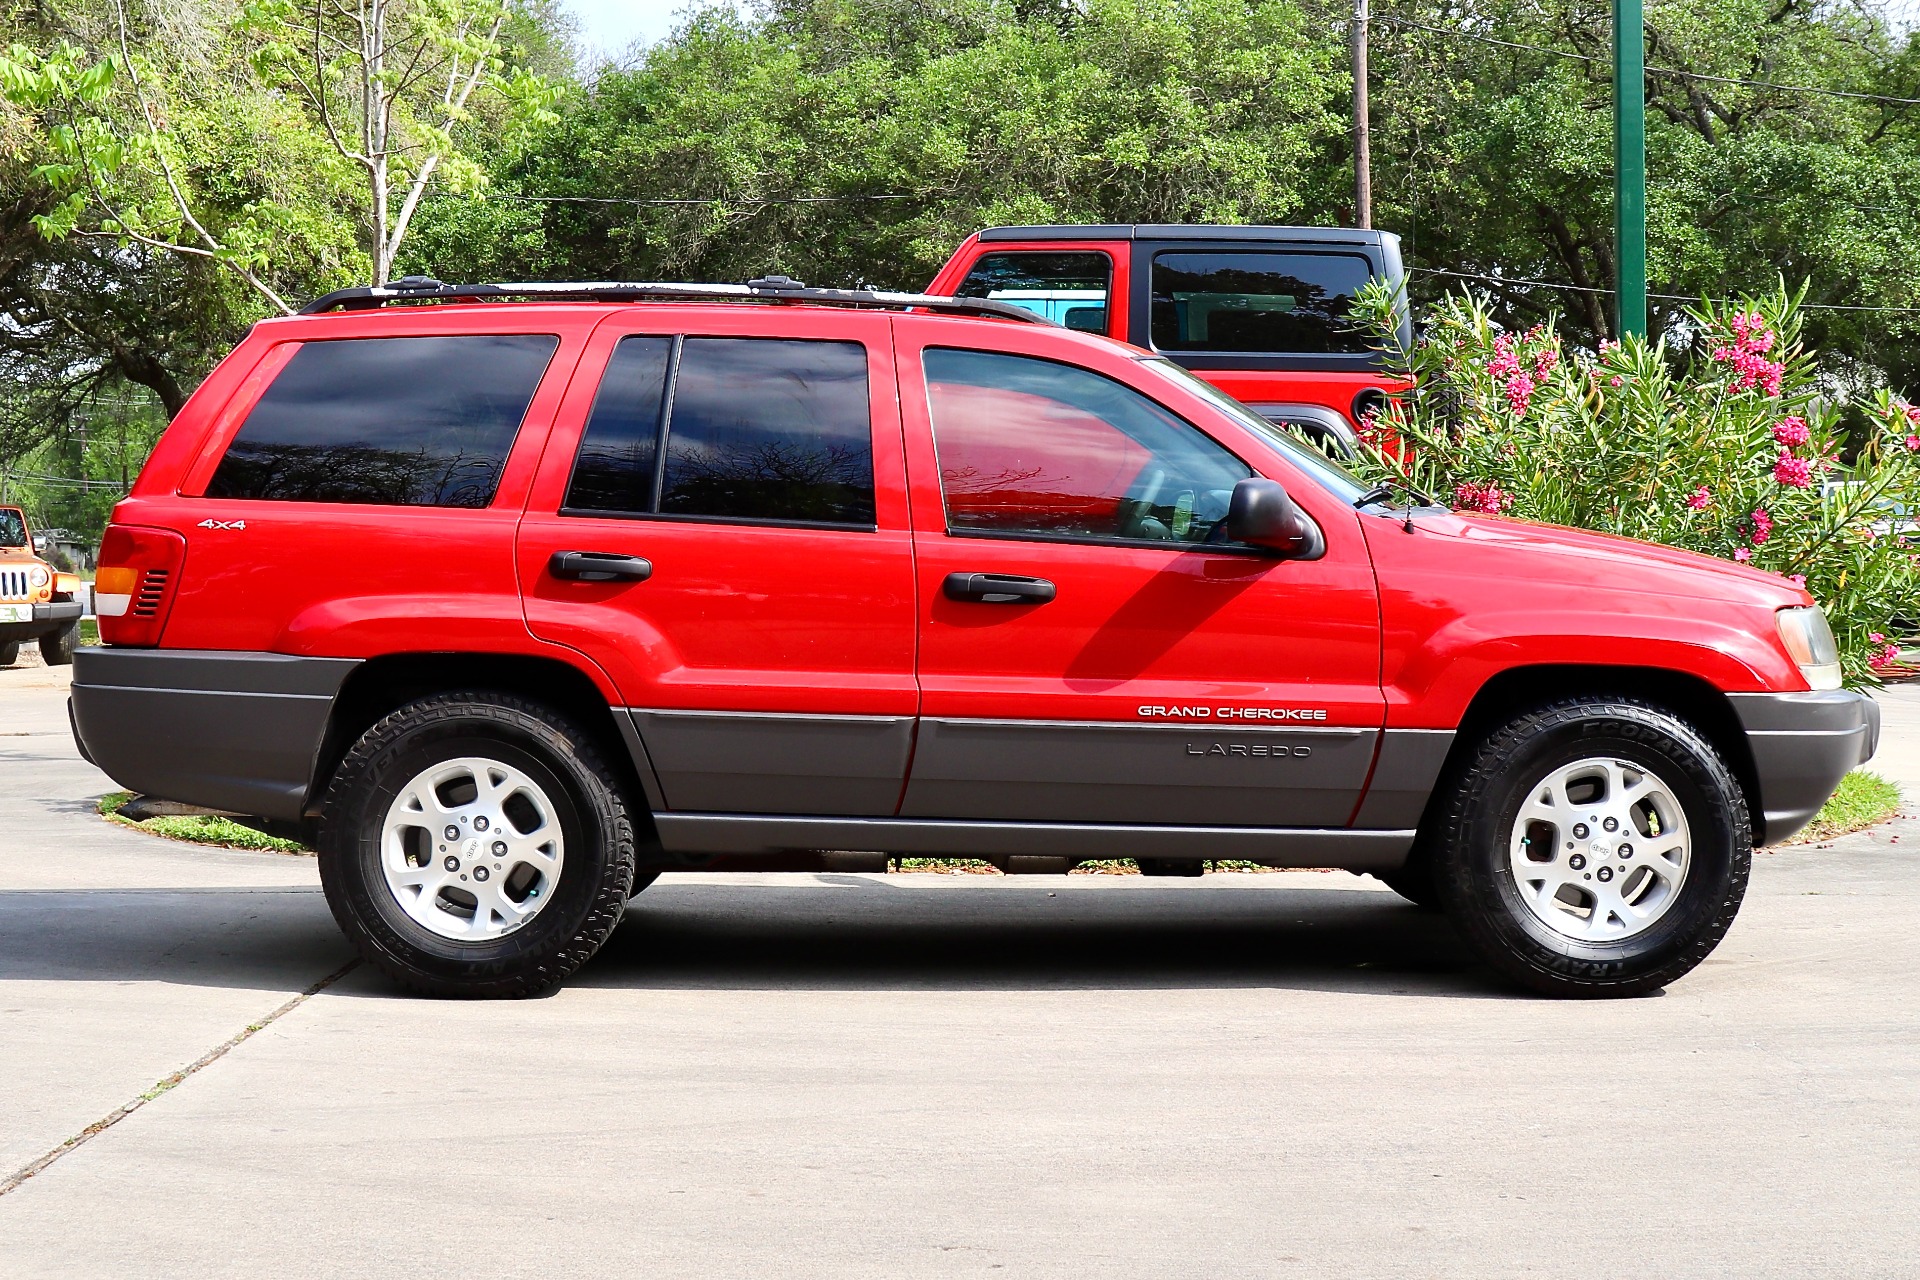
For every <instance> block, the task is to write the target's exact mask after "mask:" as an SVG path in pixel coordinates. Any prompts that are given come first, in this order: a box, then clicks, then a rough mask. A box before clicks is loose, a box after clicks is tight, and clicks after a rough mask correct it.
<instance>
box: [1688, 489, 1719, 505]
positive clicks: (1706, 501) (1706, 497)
mask: <svg viewBox="0 0 1920 1280" xmlns="http://www.w3.org/2000/svg"><path fill="white" fill-rule="evenodd" d="M1712 502H1713V492H1712V490H1710V489H1708V488H1707V486H1705V485H1701V486H1700V487H1699V488H1698V489H1695V490H1694V491H1693V492H1692V493H1690V494H1688V495H1687V507H1688V509H1689V510H1692V511H1704V510H1706V509H1707V507H1708V506H1709V505H1710V504H1711V503H1712Z"/></svg>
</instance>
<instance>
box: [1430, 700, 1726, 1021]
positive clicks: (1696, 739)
mask: <svg viewBox="0 0 1920 1280" xmlns="http://www.w3.org/2000/svg"><path fill="white" fill-rule="evenodd" d="M1442 837H1443V838H1442V840H1441V842H1440V845H1439V847H1437V848H1436V850H1435V853H1436V858H1435V868H1434V870H1435V874H1434V884H1435V887H1436V888H1437V890H1438V892H1439V896H1440V900H1441V903H1442V905H1443V906H1444V907H1445V909H1446V911H1447V913H1448V914H1449V915H1450V916H1451V917H1452V918H1453V920H1454V922H1455V924H1456V925H1457V926H1458V927H1459V929H1460V931H1461V933H1462V935H1463V936H1464V937H1465V938H1466V940H1467V942H1468V944H1469V945H1470V946H1471V947H1472V948H1473V950H1474V951H1475V952H1476V953H1478V954H1479V956H1480V957H1481V958H1482V959H1483V960H1485V961H1486V962H1487V963H1488V964H1489V965H1491V966H1492V967H1493V968H1495V969H1497V970H1499V971H1500V972H1501V973H1502V974H1504V975H1506V976H1507V977H1509V978H1511V979H1513V980H1514V981H1516V982H1519V983H1520V984H1521V985H1523V986H1526V987H1530V988H1532V989H1533V990H1535V991H1541V992H1545V993H1548V994H1551V995H1568V996H1624V995H1638V994H1641V993H1644V992H1647V991H1653V990H1656V989H1658V988H1660V987H1663V986H1665V985H1666V984H1668V983H1669V982H1672V981H1673V980H1674V979H1676V978H1679V977H1680V976H1682V975H1683V974H1685V973H1687V972H1688V971H1689V970H1691V969H1692V968H1693V967H1694V966H1695V965H1697V964H1699V963H1700V962H1701V961H1702V960H1704V959H1705V958H1706V957H1707V955H1708V954H1709V953H1710V952H1712V950H1713V949H1714V947H1715V946H1717V945H1718V944H1719V942H1720V939H1721V938H1723V937H1724V936H1725V935H1726V932H1727V929H1728V927H1729V926H1730V925H1731V924H1732V923H1733V917H1734V914H1735V912H1736V911H1738V910H1739V907H1740V901H1741V898H1742V897H1743V896H1744V895H1745V893H1746V886H1747V876H1748V872H1749V870H1750V868H1751V865H1752V856H1753V851H1752V844H1751V839H1752V837H1751V832H1750V828H1749V824H1748V816H1747V808H1746V802H1745V797H1744V796H1743V794H1742V793H1741V790H1740V787H1739V784H1738V783H1737V782H1736V781H1735V780H1734V778H1733V775H1732V773H1731V771H1729V769H1728V768H1727V765H1726V762H1725V761H1724V760H1722V759H1721V757H1720V754H1719V752H1718V751H1716V750H1715V749H1714V748H1713V746H1712V745H1711V744H1710V743H1708V742H1707V741H1706V739H1705V738H1703V737H1702V736H1701V735H1700V734H1699V733H1698V732H1697V731H1695V730H1694V729H1693V728H1692V726H1690V725H1689V724H1687V723H1686V722H1685V721H1683V720H1681V719H1680V718H1678V717H1676V716H1674V715H1672V714H1671V713H1669V712H1667V711H1665V710H1662V709H1660V708H1658V707H1654V706H1650V705H1647V704H1644V703H1640V702H1636V701H1632V700H1629V699H1611V698H1610V699H1580V700H1572V701H1568V702H1562V703H1557V704H1555V705H1552V706H1548V707H1545V708H1542V709H1540V710H1537V711H1533V712H1530V713H1528V714H1526V715H1523V716H1520V717H1518V718H1516V719H1515V720H1513V721H1512V722H1511V723H1509V724H1507V725H1505V726H1504V727H1502V728H1501V729H1499V730H1498V731H1496V732H1495V733H1493V734H1491V735H1489V737H1488V738H1487V740H1486V741H1485V742H1484V743H1483V744H1482V745H1481V748H1480V750H1479V752H1478V753H1477V755H1476V758H1475V759H1474V760H1473V761H1472V762H1471V763H1470V764H1469V765H1468V767H1467V768H1466V769H1465V771H1464V772H1463V773H1461V774H1460V775H1459V782H1458V785H1457V789H1456V791H1455V792H1454V794H1453V796H1452V797H1451V801H1450V804H1449V806H1448V809H1447V811H1446V813H1445V826H1444V830H1443V832H1442Z"/></svg>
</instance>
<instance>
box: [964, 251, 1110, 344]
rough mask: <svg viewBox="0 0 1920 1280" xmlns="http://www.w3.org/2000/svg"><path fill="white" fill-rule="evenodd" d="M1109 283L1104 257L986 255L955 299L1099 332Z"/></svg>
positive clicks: (1107, 261) (1102, 330)
mask: <svg viewBox="0 0 1920 1280" xmlns="http://www.w3.org/2000/svg"><path fill="white" fill-rule="evenodd" d="M1112 284H1113V262H1112V260H1111V259H1109V258H1108V257H1107V255H1106V254H1104V253H1091V252H1084V251H1081V252H1073V253H1031V252H1021V253H989V254H984V255H982V256H981V258H980V260H979V261H977V262H975V263H974V264H973V269H972V270H971V271H969V272H967V278H966V279H965V280H963V281H961V282H960V289H959V296H960V297H962V298H991V299H993V300H995V301H996V302H1011V303H1012V304H1013V305H1014V306H1016V307H1024V308H1026V309H1027V310H1028V311H1031V312H1033V313H1034V314H1035V315H1039V316H1045V317H1046V318H1047V319H1049V320H1051V321H1053V322H1054V323H1055V324H1062V325H1065V326H1066V327H1067V328H1069V329H1078V330H1080V331H1081V332H1083V333H1105V332H1106V331H1107V296H1108V294H1109V293H1110V292H1111V291H1112Z"/></svg>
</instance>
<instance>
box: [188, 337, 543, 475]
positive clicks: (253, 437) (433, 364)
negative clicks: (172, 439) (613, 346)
mask: <svg viewBox="0 0 1920 1280" xmlns="http://www.w3.org/2000/svg"><path fill="white" fill-rule="evenodd" d="M557 345H559V339H557V338H554V337H551V336H549V335H545V334H539V335H524V334H513V335H494V334H485V335H480V334H476V335H472V336H462V337H455V338H353V339H343V340H339V341H332V342H309V343H306V344H305V345H303V346H302V347H301V348H300V350H299V351H298V352H296V353H295V354H294V357H293V359H292V360H290V361H288V362H287V367H286V368H284V369H282V370H281V371H280V376H279V377H277V378H275V379H274V380H273V385H272V386H270V387H268V388H267V391H266V394H265V395H263V396H261V397H260V402H259V403H258V404H256V405H254V407H253V411H252V412H251V413H249V414H248V415H247V420H246V422H245V423H243V424H242V425H241V427H240V432H239V434H238V435H236V436H235V437H234V440H233V443H232V445H230V446H229V447H228V449H227V453H226V456H225V457H224V458H222V459H221V460H220V467H219V469H218V470H216V471H215V472H214V473H213V480H212V481H211V482H210V483H209V484H208V485H207V495H208V496H209V497H214V498H277V499H281V500H283V501H288V502H365V503H384V504H389V505H403V506H428V507H484V506H486V505H487V504H488V503H489V502H492V501H493V491H494V489H495V488H496V487H497V486H498V485H499V483H500V469H501V468H502V467H503V466H505V465H506V460H507V451H508V450H509V449H510V448H512V447H513V438H514V436H515V435H516V434H518V432H519V430H520V420H521V419H522V418H524V417H525V416H526V413H527V405H528V404H529V403H531V402H532V400H533V393H534V390H535V388H537V387H538V386H539V385H540V375H541V373H542V372H544V371H545V369H546V367H547V361H548V359H549V358H551V357H552V355H553V350H554V348H555V347H556V346H557Z"/></svg>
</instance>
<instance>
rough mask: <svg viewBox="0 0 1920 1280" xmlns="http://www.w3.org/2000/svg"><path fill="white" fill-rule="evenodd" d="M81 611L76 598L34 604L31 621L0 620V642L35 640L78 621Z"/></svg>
mask: <svg viewBox="0 0 1920 1280" xmlns="http://www.w3.org/2000/svg"><path fill="white" fill-rule="evenodd" d="M81 612H82V610H81V608H80V602H79V601H78V600H55V601H53V602H52V603H51V604H48V603H44V602H43V603H41V604H36V605H34V606H33V620H32V621H30V622H0V644H7V643H9V642H11V641H14V640H37V639H39V638H40V637H41V636H44V635H51V634H52V633H54V632H55V631H58V630H59V629H60V628H62V627H64V626H67V625H69V624H71V623H75V622H78V621H80V614H81Z"/></svg>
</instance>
